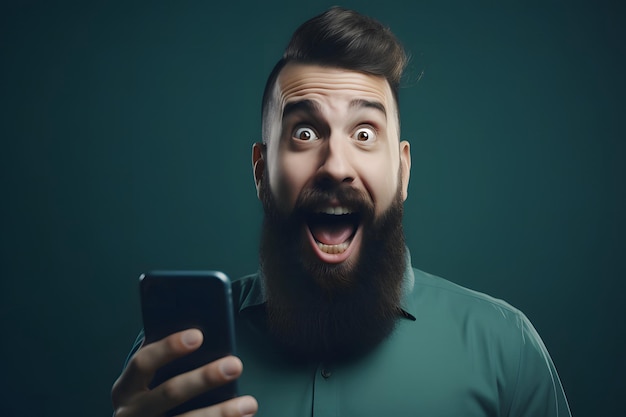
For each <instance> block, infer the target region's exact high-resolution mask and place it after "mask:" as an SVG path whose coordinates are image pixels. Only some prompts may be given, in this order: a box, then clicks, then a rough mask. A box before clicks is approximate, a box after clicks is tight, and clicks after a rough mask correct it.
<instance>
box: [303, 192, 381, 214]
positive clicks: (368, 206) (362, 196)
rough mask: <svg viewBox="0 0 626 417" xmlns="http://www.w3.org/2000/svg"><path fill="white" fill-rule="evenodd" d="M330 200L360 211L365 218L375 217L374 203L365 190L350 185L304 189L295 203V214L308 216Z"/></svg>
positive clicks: (326, 204)
mask: <svg viewBox="0 0 626 417" xmlns="http://www.w3.org/2000/svg"><path fill="white" fill-rule="evenodd" d="M330 202H333V203H336V204H339V205H340V206H344V207H347V208H349V209H350V210H352V211H355V212H358V213H359V214H360V215H361V216H363V217H364V218H373V217H374V211H375V210H374V203H373V202H372V200H371V199H370V197H369V196H368V195H367V194H366V193H365V191H361V190H358V189H356V188H354V187H352V186H349V185H338V186H336V187H332V188H327V187H325V188H320V187H312V188H307V189H305V190H302V192H301V193H300V195H298V199H297V200H296V203H295V205H294V214H295V215H297V216H306V215H309V214H310V213H312V212H315V211H317V210H320V209H322V208H325V207H326V206H328V204H329V203H330Z"/></svg>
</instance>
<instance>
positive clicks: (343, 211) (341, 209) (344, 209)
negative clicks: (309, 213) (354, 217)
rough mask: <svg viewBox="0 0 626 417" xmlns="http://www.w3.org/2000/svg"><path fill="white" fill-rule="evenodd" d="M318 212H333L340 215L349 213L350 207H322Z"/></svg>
mask: <svg viewBox="0 0 626 417" xmlns="http://www.w3.org/2000/svg"><path fill="white" fill-rule="evenodd" d="M320 213H324V214H333V215H335V216H340V215H342V214H349V213H351V211H350V209H349V208H347V207H341V206H340V207H326V208H323V209H322V210H320Z"/></svg>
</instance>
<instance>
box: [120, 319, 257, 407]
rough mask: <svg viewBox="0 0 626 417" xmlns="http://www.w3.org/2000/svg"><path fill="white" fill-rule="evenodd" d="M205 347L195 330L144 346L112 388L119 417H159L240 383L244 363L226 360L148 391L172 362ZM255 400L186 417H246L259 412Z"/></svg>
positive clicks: (246, 399)
mask: <svg viewBox="0 0 626 417" xmlns="http://www.w3.org/2000/svg"><path fill="white" fill-rule="evenodd" d="M201 344H202V333H201V332H200V331H199V330H196V329H190V330H185V331H182V332H179V333H174V334H172V335H169V336H168V337H166V338H163V339H162V340H159V341H157V342H154V343H150V344H148V345H146V346H142V347H141V349H139V350H138V351H137V353H135V355H134V356H133V357H132V358H131V360H130V361H129V362H128V366H127V367H126V369H125V370H124V372H122V374H121V375H120V377H119V378H118V379H117V381H115V383H114V384H113V389H112V390H111V397H112V400H113V407H114V409H115V416H116V417H156V416H161V415H163V414H164V413H165V412H166V411H167V410H169V409H171V408H173V407H175V406H177V405H179V404H182V403H184V402H185V401H187V400H189V399H191V398H193V397H195V396H197V395H198V394H201V393H203V392H205V391H208V390H210V389H213V388H216V387H219V386H221V385H224V384H225V383H227V382H230V381H232V380H234V379H237V378H238V377H239V376H240V375H241V372H242V371H243V365H242V363H241V361H240V360H239V359H238V358H236V357H234V356H227V357H225V358H221V359H218V360H216V361H214V362H211V363H209V364H206V365H204V366H202V367H200V368H197V369H194V370H193V371H189V372H186V373H184V374H181V375H177V376H175V377H173V378H171V379H169V380H168V381H165V382H164V383H162V384H161V385H159V386H157V387H155V388H153V389H149V388H148V386H149V384H150V381H152V378H153V377H154V374H155V373H156V371H157V370H158V369H159V368H160V367H162V366H163V365H165V364H166V363H168V362H171V361H172V360H174V359H176V358H179V357H181V356H184V355H187V354H189V353H191V352H193V351H194V350H196V349H197V348H198V347H200V345H201ZM257 408H258V406H257V402H256V400H255V399H254V398H253V397H250V396H243V397H237V398H233V399H231V400H228V401H225V402H223V403H219V404H215V405H212V406H210V407H207V408H202V409H199V410H194V411H190V412H188V413H185V414H183V415H182V416H184V417H201V416H202V417H243V416H251V415H253V414H254V413H256V411H257ZM182 416H181V417H182Z"/></svg>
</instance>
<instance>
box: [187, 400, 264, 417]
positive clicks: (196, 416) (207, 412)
mask: <svg viewBox="0 0 626 417" xmlns="http://www.w3.org/2000/svg"><path fill="white" fill-rule="evenodd" d="M258 409H259V405H258V403H257V401H256V400H255V399H254V397H251V396H249V395H246V396H243V397H237V398H233V399H232V400H228V401H224V402H223V403H220V404H215V405H213V406H211V407H207V408H201V409H199V410H193V411H189V412H187V413H185V414H181V415H179V416H178V417H248V416H252V415H254V414H255V413H256V412H257V410H258Z"/></svg>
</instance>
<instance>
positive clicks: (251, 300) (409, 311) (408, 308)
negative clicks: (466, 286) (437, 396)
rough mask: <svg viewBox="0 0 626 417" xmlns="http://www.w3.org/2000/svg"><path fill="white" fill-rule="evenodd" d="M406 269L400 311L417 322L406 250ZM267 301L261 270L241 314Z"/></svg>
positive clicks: (412, 280)
mask: <svg viewBox="0 0 626 417" xmlns="http://www.w3.org/2000/svg"><path fill="white" fill-rule="evenodd" d="M404 258H405V268H404V277H403V279H402V300H401V301H400V306H399V307H400V310H401V313H402V317H404V318H406V319H409V320H412V321H415V297H413V296H412V294H413V291H414V290H415V274H414V272H413V267H412V264H411V253H410V252H409V249H408V248H406V250H405V255H404ZM266 301H267V298H266V294H265V288H264V286H263V272H262V271H261V270H260V269H259V270H258V272H257V274H256V276H255V277H254V279H253V281H252V285H251V286H250V291H248V293H247V294H246V295H245V297H244V299H243V300H242V301H241V306H240V307H239V312H240V313H241V312H242V311H244V310H246V309H248V308H252V307H256V306H260V305H263V304H265V302H266Z"/></svg>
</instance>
